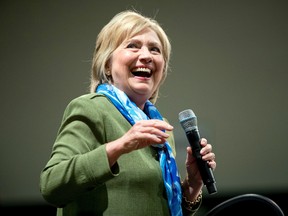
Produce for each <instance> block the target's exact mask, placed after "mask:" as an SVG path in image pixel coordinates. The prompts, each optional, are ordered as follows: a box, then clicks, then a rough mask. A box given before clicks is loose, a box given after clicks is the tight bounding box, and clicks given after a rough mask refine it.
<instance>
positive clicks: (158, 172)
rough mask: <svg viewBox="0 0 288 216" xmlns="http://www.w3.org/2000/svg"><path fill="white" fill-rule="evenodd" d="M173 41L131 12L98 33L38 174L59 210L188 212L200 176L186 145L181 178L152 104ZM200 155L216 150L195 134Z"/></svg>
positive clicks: (168, 132)
mask: <svg viewBox="0 0 288 216" xmlns="http://www.w3.org/2000/svg"><path fill="white" fill-rule="evenodd" d="M170 51H171V46H170V42H169V39H168V37H167V36H166V34H165V32H164V31H163V29H162V28H161V27H160V25H159V24H158V23H157V22H156V21H155V20H153V19H151V18H148V17H144V16H142V15H141V14H139V13H137V12H134V11H123V12H121V13H119V14H117V15H116V16H115V17H114V18H113V19H112V20H111V21H110V22H109V23H108V24H107V25H106V26H105V27H104V28H103V29H102V30H101V32H100V33H99V35H98V37H97V41H96V47H95V52H94V57H93V63H92V77H91V93H90V94H87V95H83V96H81V97H78V98H76V99H74V100H73V101H71V103H69V105H68V106H67V108H66V110H65V112H64V116H63V120H62V124H61V127H60V129H59V132H58V134H57V138H56V140H55V143H54V145H53V149H52V154H51V158H50V160H49V161H48V163H47V165H46V166H45V168H44V169H43V171H42V173H41V176H40V190H41V193H42V195H43V197H44V198H45V199H46V200H47V201H48V202H49V203H51V204H53V205H55V206H57V207H58V208H57V215H69V216H71V215H125V216H127V215H128V216H129V215H133V216H135V215H137V216H139V215H145V216H147V215H153V216H156V215H173V216H174V215H193V214H194V213H195V212H196V211H197V209H198V208H199V206H200V204H201V198H202V194H201V189H202V187H203V182H202V179H201V176H200V174H199V171H198V168H197V165H196V163H195V159H194V158H193V157H192V149H191V148H190V147H188V148H187V158H186V164H185V166H186V169H187V176H186V177H185V178H183V179H184V180H183V181H182V182H181V180H180V177H179V175H178V171H177V166H176V162H175V158H174V157H175V144H174V139H173V133H172V130H173V127H172V126H171V125H170V124H169V123H168V121H167V120H166V119H163V118H162V116H161V114H160V113H159V112H158V110H157V109H156V107H155V106H154V104H155V102H156V99H157V96H158V92H159V88H160V86H161V84H162V83H163V82H164V80H165V78H166V75H167V70H168V65H169V57H170ZM201 145H202V146H203V148H202V150H201V153H202V155H203V160H205V161H207V163H209V165H210V167H212V169H215V168H216V162H215V160H214V159H215V154H214V153H213V152H212V146H211V145H210V144H207V140H206V139H202V140H201Z"/></svg>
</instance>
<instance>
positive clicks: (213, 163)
mask: <svg viewBox="0 0 288 216" xmlns="http://www.w3.org/2000/svg"><path fill="white" fill-rule="evenodd" d="M208 164H209V166H210V167H211V169H212V170H213V171H214V170H215V169H216V166H217V164H216V161H214V160H213V161H209V162H208Z"/></svg>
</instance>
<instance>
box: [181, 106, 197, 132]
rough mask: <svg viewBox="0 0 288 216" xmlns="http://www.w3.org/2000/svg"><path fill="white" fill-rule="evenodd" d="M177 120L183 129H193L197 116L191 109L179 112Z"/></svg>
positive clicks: (195, 125)
mask: <svg viewBox="0 0 288 216" xmlns="http://www.w3.org/2000/svg"><path fill="white" fill-rule="evenodd" d="M179 121H180V124H181V125H182V127H183V129H184V130H185V131H189V130H192V129H195V128H196V127H197V117H196V115H195V113H194V112H193V111H192V110H191V109H187V110H183V111H182V112H180V113H179Z"/></svg>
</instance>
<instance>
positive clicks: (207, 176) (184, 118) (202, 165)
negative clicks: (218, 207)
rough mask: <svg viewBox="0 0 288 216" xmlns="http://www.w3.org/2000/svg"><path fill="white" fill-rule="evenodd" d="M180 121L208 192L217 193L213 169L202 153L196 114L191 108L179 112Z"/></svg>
mask: <svg viewBox="0 0 288 216" xmlns="http://www.w3.org/2000/svg"><path fill="white" fill-rule="evenodd" d="M179 121H180V124H181V125H182V127H183V129H184V131H185V133H186V136H187V138H188V141H189V144H190V146H191V148H192V152H193V156H194V157H195V158H196V162H197V165H198V169H199V172H200V174H201V177H202V180H203V183H204V185H206V188H207V190H208V193H209V194H213V193H216V192H217V188H216V184H215V183H216V182H215V178H214V176H213V173H212V169H211V167H209V164H208V163H207V161H204V160H202V156H201V154H200V150H201V148H202V146H201V144H200V134H199V130H198V126H197V117H196V115H195V114H194V112H193V111H192V110H191V109H187V110H184V111H182V112H180V113H179Z"/></svg>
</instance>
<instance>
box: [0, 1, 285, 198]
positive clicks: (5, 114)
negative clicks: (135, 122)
mask: <svg viewBox="0 0 288 216" xmlns="http://www.w3.org/2000/svg"><path fill="white" fill-rule="evenodd" d="M132 7H134V8H136V9H137V10H139V11H141V12H143V13H144V14H145V15H148V16H156V19H157V20H158V21H159V22H160V23H161V24H162V26H163V28H164V29H165V30H166V32H167V34H168V35H169V37H170V39H171V43H172V47H173V51H172V59H171V72H170V73H169V76H168V78H167V82H166V84H165V85H164V86H163V87H162V88H161V95H160V99H159V100H158V101H157V106H158V108H159V109H160V111H161V113H162V115H163V116H165V117H167V118H168V119H169V120H170V122H171V124H172V125H174V127H175V139H176V142H177V149H178V154H177V160H178V161H179V168H180V171H181V173H182V174H184V172H185V171H184V170H183V168H184V164H183V163H184V162H183V161H184V159H185V148H186V146H187V145H188V142H187V140H186V137H185V134H184V131H183V130H182V128H181V126H180V124H179V122H178V113H179V112H180V111H182V110H184V109H188V108H190V109H193V110H194V112H195V113H196V115H197V116H198V122H199V128H200V132H201V135H202V136H204V137H206V138H207V139H208V140H209V142H210V143H212V144H213V148H214V150H213V151H214V152H215V153H216V158H217V165H218V166H217V169H216V170H215V172H214V175H215V178H216V180H217V186H218V193H217V195H216V196H221V195H224V194H229V193H235V192H236V193H238V192H239V193H242V192H251V193H252V192H253V193H254V192H265V193H270V192H271V193H274V192H283V191H284V192H285V191H286V192H287V189H288V185H287V182H288V172H287V168H286V165H287V150H288V147H287V129H288V128H287V123H288V114H287V108H288V102H287V89H288V87H287V81H288V79H287V78H288V75H287V69H288V64H287V62H288V61H287V57H288V55H287V50H288V46H287V45H288V43H287V38H288V37H287V36H288V35H287V33H288V30H287V21H288V13H287V1H285V0H283V1H281V0H270V1H267V0H256V1H253V0H249V1H248V0H247V1H246V0H244V1H243V0H235V1H233V0H213V1H212V0H211V1H207V0H189V1H155V0H153V1H152V0H146V1H142V0H141V1H140V0H139V1H136V0H135V1H128V0H126V1H118V0H115V1H55V0H54V1H53V0H52V1H36V0H30V1H28V0H27V1H20V0H19V1H18V0H17V1H16V0H12V1H8V0H4V1H3V0H2V1H1V3H0V31H1V34H0V43H1V49H0V57H1V58H0V70H1V75H0V76H1V79H0V80H1V84H0V92H1V105H0V110H1V112H0V113H1V133H0V134H1V137H0V140H1V145H0V182H1V183H0V202H2V203H13V202H22V203H25V202H42V201H43V200H42V197H41V195H40V193H39V187H38V185H39V174H40V171H41V169H42V168H43V167H44V165H45V164H46V162H47V160H48V158H49V155H50V151H51V148H52V144H53V142H54V139H55V137H56V132H57V130H58V127H59V124H60V121H61V118H62V114H63V111H64V109H65V107H66V105H67V103H68V102H69V101H70V100H71V99H73V98H74V97H77V96H79V95H81V94H85V93H87V92H88V86H89V78H90V63H91V58H92V53H93V50H94V44H95V39H96V36H97V34H98V32H99V31H100V29H101V28H102V27H103V26H104V25H105V24H106V23H107V22H108V21H109V20H110V19H111V18H112V16H114V15H115V14H116V13H118V12H120V11H122V10H124V9H131V8H132ZM204 192H205V191H204Z"/></svg>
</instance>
